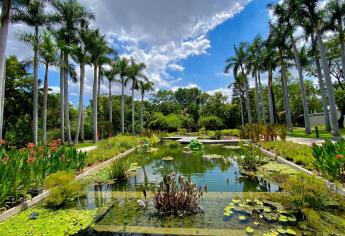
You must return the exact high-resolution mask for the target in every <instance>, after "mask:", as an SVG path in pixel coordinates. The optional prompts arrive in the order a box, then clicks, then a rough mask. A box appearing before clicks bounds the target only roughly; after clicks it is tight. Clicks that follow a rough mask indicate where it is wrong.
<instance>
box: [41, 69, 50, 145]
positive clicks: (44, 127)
mask: <svg viewBox="0 0 345 236" xmlns="http://www.w3.org/2000/svg"><path fill="white" fill-rule="evenodd" d="M48 68H49V65H48V64H46V70H45V75H44V87H43V107H42V143H43V144H45V143H46V142H47V97H48Z"/></svg>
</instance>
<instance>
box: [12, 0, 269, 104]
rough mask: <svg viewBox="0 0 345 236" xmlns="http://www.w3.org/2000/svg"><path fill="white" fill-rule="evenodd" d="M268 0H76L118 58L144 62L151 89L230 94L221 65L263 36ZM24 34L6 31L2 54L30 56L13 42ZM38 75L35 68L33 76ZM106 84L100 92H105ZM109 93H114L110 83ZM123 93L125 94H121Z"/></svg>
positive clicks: (73, 93) (55, 82)
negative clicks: (242, 45) (5, 48)
mask: <svg viewBox="0 0 345 236" xmlns="http://www.w3.org/2000/svg"><path fill="white" fill-rule="evenodd" d="M272 1H274V0H202V1H200V0H188V1H185V0H174V1H161V0H145V1H142V0H118V1H116V2H115V1H112V0H103V1H98V0H80V2H81V4H83V5H84V6H85V7H86V8H88V9H89V10H91V11H93V12H94V13H95V15H96V21H95V22H94V23H93V26H94V27H97V28H100V30H101V32H102V33H104V34H106V36H107V38H108V40H109V42H110V44H111V45H112V46H113V47H114V48H116V49H117V50H118V51H119V53H120V56H126V57H133V58H134V59H135V60H137V61H141V62H144V63H146V65H147V71H146V74H147V75H148V77H149V78H151V80H152V81H154V82H155V87H156V90H157V89H172V90H174V89H177V88H178V87H193V86H197V87H199V88H200V89H202V90H204V91H206V92H209V93H212V92H214V91H221V92H223V93H225V94H226V95H229V96H230V91H229V90H228V89H227V85H228V84H229V83H230V82H231V80H232V77H231V76H230V75H227V76H226V75H224V74H223V70H224V65H225V64H224V61H225V59H226V58H227V57H229V56H231V55H233V53H234V51H233V46H234V44H236V45H237V44H239V43H240V42H242V41H249V42H250V41H251V40H253V38H254V37H255V36H256V35H257V34H258V33H260V34H261V35H262V36H263V37H265V36H266V35H267V31H268V21H269V15H268V10H267V8H266V6H267V4H268V3H270V2H272ZM19 30H21V31H26V30H30V29H28V27H26V26H25V25H14V26H13V27H11V29H10V34H9V47H8V51H7V53H8V54H15V55H17V56H19V57H20V58H27V57H31V56H32V51H31V50H30V48H28V47H27V46H25V45H24V44H22V43H20V42H18V40H16V33H17V32H18V31H19ZM43 76H44V71H43V70H42V69H40V71H39V77H40V78H43ZM49 76H50V81H49V86H50V88H51V89H52V90H53V91H54V92H58V90H59V89H58V87H59V73H58V69H57V68H56V69H54V68H52V69H51V70H50V72H49ZM92 76H93V71H92V68H91V67H88V68H87V70H86V85H85V86H86V87H85V96H84V101H85V103H86V104H87V103H88V102H89V99H90V97H91V94H92V80H93V77H92ZM107 86H108V85H107V82H105V83H104V84H103V85H102V87H101V89H102V93H106V92H107ZM113 87H114V89H113V90H114V91H113V94H117V93H119V92H120V88H119V86H118V84H114V86H113ZM69 90H70V93H69V95H70V100H71V102H72V103H73V104H77V101H78V93H79V84H78V83H75V84H73V83H71V82H70V89H69ZM127 92H129V91H127Z"/></svg>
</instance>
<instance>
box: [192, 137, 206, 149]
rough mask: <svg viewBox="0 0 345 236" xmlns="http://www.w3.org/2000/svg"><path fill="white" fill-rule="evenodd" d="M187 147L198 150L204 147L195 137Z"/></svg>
mask: <svg viewBox="0 0 345 236" xmlns="http://www.w3.org/2000/svg"><path fill="white" fill-rule="evenodd" d="M188 147H189V149H190V150H191V151H200V150H202V149H204V145H203V144H202V143H201V142H200V141H199V140H197V139H193V140H192V141H191V142H190V144H189V145H188Z"/></svg>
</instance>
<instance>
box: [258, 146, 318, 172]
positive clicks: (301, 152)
mask: <svg viewBox="0 0 345 236" xmlns="http://www.w3.org/2000/svg"><path fill="white" fill-rule="evenodd" d="M259 145H260V146H261V147H263V148H265V149H267V150H270V151H273V152H274V153H275V154H277V155H279V156H282V157H284V158H285V159H287V160H290V161H293V162H294V163H296V164H299V165H302V166H304V167H305V168H307V169H309V170H313V169H315V166H314V164H313V163H314V161H315V158H314V156H313V152H312V148H311V147H309V146H307V145H303V144H297V143H293V142H288V141H287V142H286V141H270V142H260V143H259Z"/></svg>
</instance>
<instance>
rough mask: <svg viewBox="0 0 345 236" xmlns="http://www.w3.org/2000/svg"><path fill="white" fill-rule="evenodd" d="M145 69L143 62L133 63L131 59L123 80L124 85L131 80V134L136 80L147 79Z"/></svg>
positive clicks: (133, 131)
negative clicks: (125, 77)
mask: <svg viewBox="0 0 345 236" xmlns="http://www.w3.org/2000/svg"><path fill="white" fill-rule="evenodd" d="M144 69H146V65H145V64H144V63H135V61H134V60H133V59H132V60H131V65H130V66H129V67H128V72H127V79H126V81H125V86H127V84H128V83H129V82H132V87H131V90H132V134H133V135H134V134H135V120H134V115H135V113H134V112H135V111H134V90H136V89H138V80H139V79H143V80H144V81H148V78H147V77H146V76H145V75H144V74H143V70H144Z"/></svg>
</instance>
